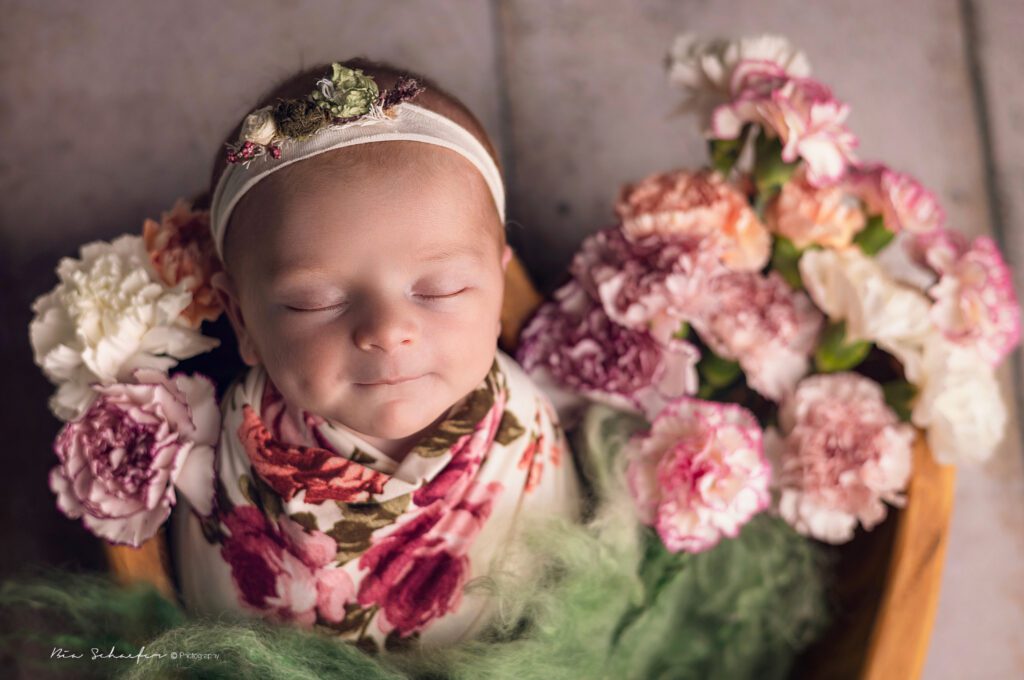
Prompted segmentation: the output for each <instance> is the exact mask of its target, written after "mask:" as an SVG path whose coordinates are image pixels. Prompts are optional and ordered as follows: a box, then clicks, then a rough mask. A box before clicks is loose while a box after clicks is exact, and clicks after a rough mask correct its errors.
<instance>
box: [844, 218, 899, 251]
mask: <svg viewBox="0 0 1024 680" xmlns="http://www.w3.org/2000/svg"><path fill="white" fill-rule="evenodd" d="M895 236H896V234H895V233H893V232H891V231H889V230H888V229H887V228H886V227H885V221H884V220H883V219H882V216H881V215H873V216H872V217H871V218H870V219H868V223H867V225H866V226H865V227H864V228H863V229H861V230H860V231H858V232H857V235H856V236H854V237H853V242H854V243H856V244H857V245H858V246H860V249H861V250H862V251H863V252H864V254H865V255H875V254H877V253H878V252H879V251H881V250H882V248H885V247H886V246H887V245H889V242H890V241H892V239H893V237H895Z"/></svg>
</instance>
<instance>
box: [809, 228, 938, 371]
mask: <svg viewBox="0 0 1024 680" xmlns="http://www.w3.org/2000/svg"><path fill="white" fill-rule="evenodd" d="M799 268H800V277H801V279H802V280H803V283H804V286H805V287H806V289H807V292H808V293H809V294H810V296H811V299H813V300H814V303H815V304H816V305H818V307H819V308H820V309H821V310H822V311H824V312H825V313H826V314H827V315H828V316H829V319H831V320H833V321H837V320H839V319H843V320H845V321H846V337H847V339H849V340H851V341H858V340H866V341H869V342H874V343H875V344H877V345H878V346H879V347H881V348H882V349H884V350H885V351H887V352H889V353H890V354H892V355H893V356H895V357H896V358H897V359H899V360H900V362H901V363H902V364H903V368H904V370H905V372H906V374H907V379H908V380H910V381H911V382H914V383H916V382H917V379H918V378H919V376H920V365H921V354H922V352H923V347H924V341H925V339H926V337H927V336H928V335H929V333H930V332H931V329H932V323H931V320H930V319H929V312H930V307H931V305H930V304H929V302H928V298H926V297H925V296H924V294H923V293H921V292H920V291H917V290H914V289H912V288H910V287H908V286H904V285H902V284H900V283H898V282H897V281H895V280H894V279H892V278H891V277H890V276H889V275H888V274H886V272H885V271H884V270H883V269H882V267H881V266H880V265H879V264H878V263H877V262H875V261H874V260H873V259H871V258H870V257H868V256H866V255H864V254H863V253H862V252H861V251H860V250H859V249H857V248H848V249H846V250H842V251H837V250H808V251H806V252H805V253H804V254H803V255H802V256H801V257H800V263H799Z"/></svg>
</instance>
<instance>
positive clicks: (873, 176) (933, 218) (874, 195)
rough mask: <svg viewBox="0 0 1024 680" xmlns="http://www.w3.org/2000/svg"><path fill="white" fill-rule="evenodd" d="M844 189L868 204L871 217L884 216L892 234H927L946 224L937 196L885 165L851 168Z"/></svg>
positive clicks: (875, 164)
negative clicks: (906, 232) (901, 232)
mask: <svg viewBox="0 0 1024 680" xmlns="http://www.w3.org/2000/svg"><path fill="white" fill-rule="evenodd" d="M844 187H845V188H846V189H847V190H848V191H850V192H851V193H853V194H854V195H856V196H857V197H858V198H860V200H862V201H864V205H865V206H866V207H867V211H868V213H869V214H871V215H881V216H882V220H883V221H884V222H885V226H886V228H887V229H889V231H893V232H900V231H908V232H911V233H915V234H923V233H928V232H931V231H934V230H935V229H938V228H940V227H942V226H944V225H945V222H946V213H945V211H944V210H943V209H942V206H941V205H940V204H939V200H938V199H937V198H936V197H935V194H933V193H932V192H930V191H928V190H927V189H925V188H924V187H923V186H922V185H921V184H920V182H918V181H917V180H916V179H914V178H913V177H911V176H910V175H905V174H903V173H901V172H896V171H895V170H892V169H890V168H889V167H887V166H885V165H882V164H881V163H873V164H863V165H856V166H854V167H852V168H850V172H849V174H848V176H847V177H846V180H845V181H844Z"/></svg>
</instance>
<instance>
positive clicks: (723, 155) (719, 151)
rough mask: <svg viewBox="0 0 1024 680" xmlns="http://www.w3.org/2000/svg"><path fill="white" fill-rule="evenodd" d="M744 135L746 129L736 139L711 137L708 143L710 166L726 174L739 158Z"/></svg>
mask: <svg viewBox="0 0 1024 680" xmlns="http://www.w3.org/2000/svg"><path fill="white" fill-rule="evenodd" d="M746 137H747V135H746V130H744V131H743V132H741V133H740V136H739V137H737V138H736V139H712V140H711V141H710V142H709V144H708V146H709V147H710V153H711V166H712V167H713V168H714V169H715V170H717V171H718V172H720V173H722V174H723V175H728V174H729V173H730V172H731V171H732V169H733V166H735V165H736V161H738V160H739V158H740V152H741V151H742V150H743V141H744V140H745V139H746Z"/></svg>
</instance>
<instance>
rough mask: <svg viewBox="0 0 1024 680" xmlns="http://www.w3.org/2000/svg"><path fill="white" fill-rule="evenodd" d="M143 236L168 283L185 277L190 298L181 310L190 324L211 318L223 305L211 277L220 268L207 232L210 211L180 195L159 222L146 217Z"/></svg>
mask: <svg viewBox="0 0 1024 680" xmlns="http://www.w3.org/2000/svg"><path fill="white" fill-rule="evenodd" d="M142 237H143V239H144V240H145V243H146V251H147V252H148V253H149V258H150V260H151V261H152V263H153V268H154V269H155V270H156V272H157V274H159V276H160V278H161V279H162V280H163V282H164V283H166V284H167V285H168V286H175V285H177V284H178V283H179V282H181V281H185V287H186V289H187V290H188V291H189V292H191V293H192V302H191V304H189V306H188V307H186V308H185V310H184V311H183V312H182V313H181V315H182V317H183V318H185V319H186V320H187V321H188V322H189V324H190V325H191V326H192V328H199V325H200V324H201V323H202V322H203V321H213V320H215V319H216V318H217V317H219V316H220V315H221V312H222V311H223V308H222V306H221V303H220V300H219V299H218V297H217V294H216V292H215V291H214V289H213V287H212V286H211V285H210V279H212V278H213V275H214V274H216V273H217V272H218V271H220V269H221V266H220V260H218V259H217V256H216V253H215V250H214V247H213V238H212V237H211V235H210V214H209V212H208V211H205V210H192V208H191V207H190V206H189V204H188V203H187V202H186V201H184V200H183V199H178V200H177V201H176V202H175V203H174V207H172V208H171V210H170V212H165V213H164V214H163V215H162V216H161V218H160V223H159V224H158V223H157V222H155V221H154V220H146V221H145V223H144V224H143V225H142Z"/></svg>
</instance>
